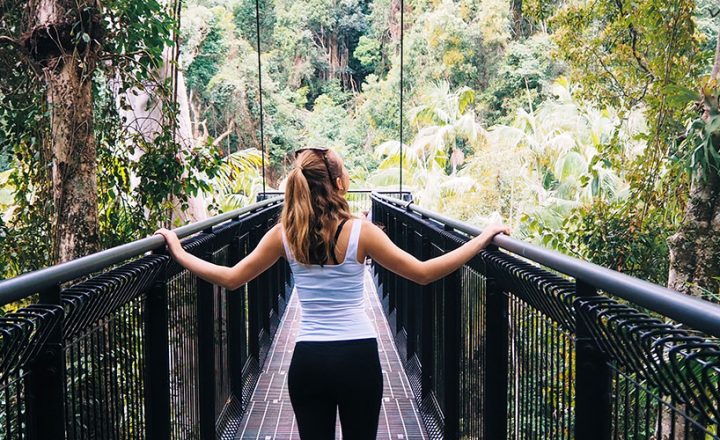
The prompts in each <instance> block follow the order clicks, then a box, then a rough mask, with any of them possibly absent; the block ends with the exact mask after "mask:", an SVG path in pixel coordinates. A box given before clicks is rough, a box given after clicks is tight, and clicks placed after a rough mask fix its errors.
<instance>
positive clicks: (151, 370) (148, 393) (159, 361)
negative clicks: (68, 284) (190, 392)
mask: <svg viewBox="0 0 720 440" xmlns="http://www.w3.org/2000/svg"><path fill="white" fill-rule="evenodd" d="M154 253H155V254H164V253H165V251H164V247H163V250H157V251H155V252H154ZM168 262H169V260H168ZM167 265H168V263H165V265H164V267H163V269H162V270H161V271H160V273H159V274H158V277H157V279H156V280H155V282H154V283H153V285H152V287H151V288H150V291H149V292H148V294H147V298H146V306H145V322H144V325H145V337H146V341H147V343H146V350H147V352H146V355H145V362H146V364H145V374H146V375H147V379H146V385H145V402H146V407H145V408H146V409H145V410H146V414H147V425H146V428H145V429H146V436H147V438H170V432H171V427H170V344H169V337H168V327H169V320H168V279H167Z"/></svg>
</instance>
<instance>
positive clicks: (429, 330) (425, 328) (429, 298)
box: [419, 230, 438, 400]
mask: <svg viewBox="0 0 720 440" xmlns="http://www.w3.org/2000/svg"><path fill="white" fill-rule="evenodd" d="M424 232H425V234H424V235H423V237H422V244H421V247H420V257H419V259H420V260H422V261H425V260H428V259H430V257H431V256H432V254H431V246H432V244H431V242H430V239H429V237H428V236H427V235H426V234H427V230H425V231H424ZM421 292H422V293H421V295H420V298H421V301H422V317H421V320H420V351H421V353H420V364H421V365H422V373H421V375H420V379H421V381H420V384H421V389H422V399H423V400H424V399H425V398H426V397H427V396H428V395H429V394H430V392H431V391H432V385H433V381H434V380H435V372H434V362H433V359H434V357H435V356H437V355H438V354H436V353H435V352H434V350H433V320H434V315H435V312H434V303H435V295H434V292H435V283H433V284H428V285H425V286H422V290H421Z"/></svg>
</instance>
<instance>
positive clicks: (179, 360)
mask: <svg viewBox="0 0 720 440" xmlns="http://www.w3.org/2000/svg"><path fill="white" fill-rule="evenodd" d="M168 307H169V314H168V344H169V355H170V402H171V403H170V411H171V413H170V426H171V428H172V432H171V438H173V439H185V438H196V437H197V436H198V433H199V429H200V414H199V408H198V401H199V399H198V381H199V373H198V364H197V361H198V343H197V335H198V329H197V322H198V319H197V318H198V311H197V279H196V278H195V276H193V275H192V274H191V273H190V272H188V271H185V270H183V271H182V272H180V273H178V274H176V275H175V276H173V277H172V278H170V279H169V280H168Z"/></svg>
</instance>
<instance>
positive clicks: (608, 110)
mask: <svg viewBox="0 0 720 440" xmlns="http://www.w3.org/2000/svg"><path fill="white" fill-rule="evenodd" d="M24 3H25V2H19V1H16V2H13V1H8V0H5V1H4V2H0V12H3V13H4V15H0V17H2V18H0V77H2V79H3V81H2V82H0V101H2V107H1V108H0V167H2V170H3V171H4V173H3V174H2V175H0V185H2V190H1V191H0V204H2V207H3V210H4V215H3V217H2V220H3V222H2V224H0V229H1V231H2V239H1V240H2V242H1V244H0V248H1V253H2V255H3V258H2V261H0V265H2V266H1V267H0V270H1V271H2V272H3V274H4V275H5V276H12V275H15V274H18V273H21V272H23V271H26V270H30V269H33V268H37V267H41V266H44V265H46V264H48V263H49V262H50V261H52V258H53V256H52V252H51V248H50V247H49V244H48V239H47V237H50V236H51V231H50V225H48V224H47V219H48V218H50V217H49V215H50V214H49V213H50V212H52V210H53V209H54V208H53V206H52V197H47V195H48V194H49V191H50V189H51V188H50V187H51V186H52V185H51V183H50V180H49V176H48V173H50V168H49V167H50V165H49V164H50V163H51V161H52V160H51V159H52V155H51V154H50V155H48V154H43V151H46V149H44V148H43V147H42V146H43V145H46V144H47V143H48V142H50V139H51V135H52V125H51V123H50V121H49V116H48V114H49V113H48V112H49V108H48V105H49V104H48V100H47V97H46V93H47V84H46V82H45V81H44V80H43V78H44V74H43V69H47V68H48V67H47V66H46V65H43V64H42V63H41V62H38V61H37V60H36V59H33V57H31V56H28V46H27V45H26V44H25V43H23V41H24V40H23V39H22V38H21V37H22V35H27V33H28V32H29V31H31V30H29V29H25V28H23V26H24V24H23V23H25V22H26V21H27V20H24V14H26V13H27V12H26V10H27V9H26V8H24V7H23V4H24ZM87 3H89V4H92V5H90V6H88V7H90V8H91V9H92V8H94V9H92V10H93V14H95V16H97V17H98V19H97V23H98V26H100V27H101V28H102V30H103V32H100V33H98V34H97V35H94V34H93V35H90V34H87V33H77V35H76V38H75V40H74V41H75V42H76V43H75V49H76V50H81V49H83V48H84V47H85V46H87V41H85V40H86V39H92V40H93V41H95V40H97V41H98V44H99V47H98V50H97V51H96V52H95V54H96V55H95V56H96V60H95V64H96V67H94V68H93V69H92V70H91V71H88V75H90V76H91V77H92V87H93V89H92V90H93V95H92V98H93V103H92V105H93V109H94V113H93V116H94V135H95V142H96V146H97V167H98V169H97V176H98V185H97V186H98V188H97V192H98V201H97V203H98V220H97V221H98V224H99V237H100V242H101V247H107V246H110V245H113V244H117V243H120V242H123V241H127V240H131V239H134V238H140V237H142V236H144V235H146V234H147V233H148V232H150V231H151V230H152V229H153V228H154V227H155V226H156V225H157V224H158V223H160V222H162V221H163V220H167V219H169V218H171V215H172V218H175V219H177V220H176V221H177V222H179V221H183V220H186V219H188V218H198V215H200V216H202V215H206V214H208V213H213V212H215V211H217V210H227V209H231V208H233V207H237V206H240V205H244V204H247V203H248V202H249V201H251V200H253V198H254V196H255V194H256V193H257V191H259V190H260V189H261V188H262V169H261V167H260V164H261V156H260V154H259V151H260V150H261V149H262V148H263V147H264V148H265V150H266V156H265V177H266V184H267V186H268V187H269V188H281V187H282V184H283V183H282V180H283V178H284V176H285V174H286V173H287V171H288V169H289V167H290V166H291V161H292V157H293V156H292V151H293V150H295V149H296V148H298V147H300V146H305V145H322V146H328V147H332V148H334V149H336V150H337V151H340V152H341V153H342V154H343V156H344V158H345V161H346V164H347V166H348V168H349V170H350V172H351V176H352V179H353V185H354V186H355V187H356V188H360V187H363V188H393V189H396V188H397V187H398V185H399V183H400V182H399V175H400V172H399V168H400V167H402V168H403V173H402V175H403V189H407V190H410V191H412V192H413V193H414V195H415V198H416V200H417V202H418V203H420V204H422V205H425V206H427V207H430V208H431V209H435V210H438V211H441V212H443V213H445V214H446V215H449V216H454V217H458V218H461V219H463V220H466V221H469V222H471V223H474V224H477V225H479V226H483V225H485V224H488V223H489V222H493V221H503V222H506V223H509V224H511V225H512V226H513V227H514V229H515V231H516V235H517V236H519V237H520V238H523V239H527V240H531V241H534V242H536V243H538V244H541V245H543V246H546V247H550V248H554V249H558V250H561V251H563V252H566V253H570V254H572V255H575V256H578V257H581V258H584V259H589V260H591V261H594V262H596V263H598V264H602V265H605V266H608V267H611V268H613V269H616V270H620V271H623V272H627V273H630V274H633V275H636V276H639V277H642V278H645V279H649V280H652V281H654V282H657V283H660V284H666V283H668V278H669V273H670V279H675V278H674V275H673V273H674V271H675V270H679V271H681V272H682V271H686V272H687V270H688V269H687V268H683V267H681V264H680V263H682V262H683V261H690V262H691V263H692V266H693V267H697V266H698V264H697V261H698V258H700V257H699V256H693V255H690V254H688V251H687V249H688V246H689V245H688V243H695V242H704V238H707V237H708V236H710V235H712V234H713V233H714V231H715V229H713V226H711V224H712V223H713V221H714V222H715V223H717V225H715V226H714V227H715V228H716V229H720V189H719V188H718V187H717V185H715V183H714V182H716V181H717V180H718V178H717V176H718V173H719V171H718V170H719V169H720V166H719V165H720V154H718V143H719V142H720V141H719V139H720V119H719V117H718V111H717V108H718V107H717V101H718V95H719V94H720V87H718V81H717V75H716V76H715V78H716V79H713V67H714V66H716V64H717V63H716V59H715V58H716V54H717V48H718V45H717V41H718V31H719V30H720V8H719V7H718V6H717V5H716V3H715V2H714V1H713V0H670V1H668V0H636V1H633V2H629V1H626V0H596V1H592V2H589V1H583V0H564V1H546V0H525V1H523V2H514V1H510V0H457V1H449V0H444V1H443V0H405V1H404V9H403V10H401V3H400V1H399V0H375V1H372V0H342V1H335V0H293V1H291V0H260V1H259V3H258V5H259V11H260V16H259V17H256V2H255V0H186V1H183V2H182V8H181V11H180V14H179V15H177V14H176V13H175V11H174V10H173V5H164V6H162V5H161V3H160V2H156V1H147V0H142V1H140V0H113V1H111V2H102V6H100V5H99V3H98V4H95V3H94V2H87ZM174 7H177V3H175V4H174ZM401 14H404V16H403V20H402V22H403V24H404V27H402V28H401V19H400V18H401V17H400V16H401ZM79 17H82V14H81V15H79ZM256 20H257V22H259V25H260V27H259V28H260V35H259V38H258V34H257V27H256V24H257V23H256ZM86 35H87V37H86ZM401 39H402V46H403V54H402V55H403V56H402V61H403V62H402V65H401V57H400V47H401V45H400V43H401ZM83 42H85V43H83ZM174 42H178V43H179V58H178V59H177V60H176V58H175V57H174V55H175V52H174V50H173V48H174ZM258 43H259V45H260V61H261V66H262V67H261V73H262V90H261V89H260V87H259V84H260V82H259V81H258V79H259V76H258ZM83 44H85V46H83ZM78 48H79V49H78ZM401 69H402V78H403V96H404V99H403V102H402V106H403V119H402V121H401V120H400V106H401V102H400V93H399V92H400V86H401V84H400V78H401ZM261 93H262V105H263V108H262V113H261V110H260V94H261ZM143 97H144V98H143ZM140 98H143V99H140ZM155 107H157V108H159V110H158V111H153V110H152V108H155ZM261 116H262V118H263V119H262V126H261ZM146 117H149V118H151V119H153V118H154V119H156V120H157V122H156V123H155V125H153V126H151V127H148V126H146V125H144V124H142V123H141V122H139V121H140V120H144V119H143V118H146ZM178 121H179V122H178ZM401 124H402V133H403V136H402V144H401V143H400V129H401ZM261 128H262V130H261ZM401 147H402V150H403V154H402V163H401V160H400V149H401ZM137 149H139V150H140V151H141V154H140V153H138V152H137V151H135V150H137ZM698 191H700V192H698ZM702 191H705V192H702ZM698 194H700V195H698ZM702 194H705V195H708V197H709V199H708V198H707V197H705V195H702ZM703 197H705V198H703ZM701 199H702V200H704V202H702V203H700V205H702V204H703V203H704V204H705V205H703V206H705V207H706V208H707V206H710V208H708V209H710V211H709V212H710V214H708V215H709V218H710V219H712V218H715V220H708V221H705V220H698V221H697V222H695V223H696V224H695V226H693V227H692V228H690V229H687V223H688V218H690V217H693V216H692V215H690V214H689V213H692V212H695V210H694V207H695V206H696V205H697V204H698V203H699V202H698V200H701ZM713 203H714V205H712V204H713ZM706 205H707V206H706ZM711 205H712V206H711ZM697 206H699V205H697ZM713 206H714V208H713ZM713 209H714V210H715V211H713ZM188 210H191V211H193V210H194V211H193V212H200V211H202V212H203V213H205V214H198V215H194V216H183V213H187V212H188ZM198 210H200V211H198ZM706 211H707V209H706ZM713 212H715V213H716V215H715V214H712V213H713ZM172 213H176V214H172ZM713 216H714V217H713ZM706 217H707V215H706ZM693 218H694V217H693ZM703 222H704V223H703ZM698 225H699V226H698ZM672 237H675V238H674V239H672ZM691 247H692V246H691ZM718 248H720V245H718V246H717V247H716V248H712V249H715V251H713V250H712V249H709V250H707V249H706V250H705V251H704V252H706V253H704V254H703V255H705V257H703V258H706V259H707V258H709V259H711V260H712V259H713V258H717V261H720V253H713V252H720V251H718ZM698 255H699V254H698ZM683 256H687V258H686V259H684V260H683V259H682V257H683ZM671 257H672V258H671ZM678 258H680V260H678ZM671 260H673V261H674V263H673V264H674V266H672V267H675V269H672V270H671ZM719 264H720V263H719ZM713 270H716V269H713V267H709V268H707V269H704V271H705V272H703V273H704V274H705V275H703V276H700V275H697V274H696V275H693V276H689V277H686V278H682V280H683V281H682V283H681V284H678V285H675V284H672V282H671V285H673V286H674V287H676V288H680V289H682V290H689V291H692V292H693V293H697V294H700V295H703V296H707V297H708V298H715V297H717V296H718V292H719V289H718V282H719V280H718V276H719V275H720V274H719V273H718V272H714V273H713V272H712V271H713ZM703 277H704V278H703ZM708 280H710V281H708ZM698 284H701V285H698Z"/></svg>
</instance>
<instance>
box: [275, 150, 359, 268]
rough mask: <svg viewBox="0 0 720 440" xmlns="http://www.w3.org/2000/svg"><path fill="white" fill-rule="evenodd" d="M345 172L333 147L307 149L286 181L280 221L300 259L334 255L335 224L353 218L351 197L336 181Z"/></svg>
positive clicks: (315, 261)
mask: <svg viewBox="0 0 720 440" xmlns="http://www.w3.org/2000/svg"><path fill="white" fill-rule="evenodd" d="M323 155H326V156H325V157H326V158H327V163H326V162H325V159H324V158H323ZM326 164H327V165H326ZM328 170H329V171H330V173H331V175H328ZM341 175H342V168H341V166H340V163H339V161H338V160H337V159H336V156H335V154H334V153H331V152H330V151H329V150H327V151H321V150H305V151H302V152H300V154H299V155H298V157H297V159H295V168H294V169H293V170H292V171H290V174H289V175H288V178H287V182H286V184H285V204H284V206H283V210H282V214H281V215H280V221H281V222H282V225H283V228H285V236H286V238H287V241H288V245H289V246H290V250H291V251H292V253H293V256H294V257H295V260H297V261H298V262H299V263H302V264H319V265H320V266H322V265H324V264H325V263H327V261H328V259H330V258H332V257H331V252H332V248H331V242H332V241H333V239H334V235H335V231H334V230H333V227H334V226H335V224H336V223H337V221H341V220H345V219H350V218H352V214H351V213H350V207H349V206H348V203H347V200H345V197H343V195H342V194H340V189H339V188H337V185H336V184H335V178H337V177H341Z"/></svg>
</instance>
